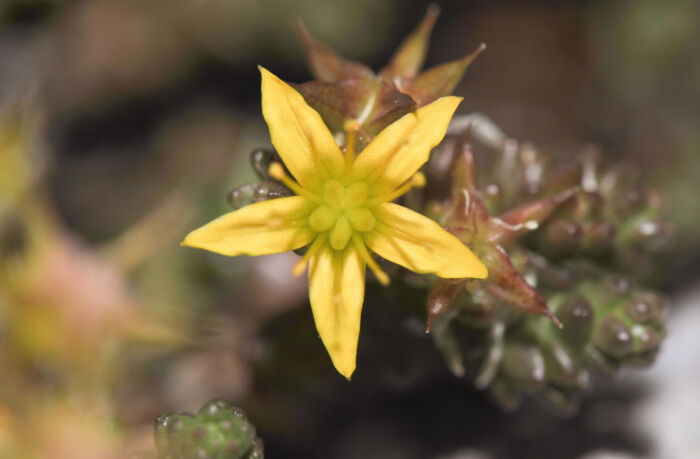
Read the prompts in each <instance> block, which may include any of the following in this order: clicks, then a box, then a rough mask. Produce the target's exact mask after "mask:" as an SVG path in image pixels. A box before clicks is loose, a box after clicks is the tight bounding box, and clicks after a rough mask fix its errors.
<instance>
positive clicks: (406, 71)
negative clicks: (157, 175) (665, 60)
mask: <svg viewBox="0 0 700 459" xmlns="http://www.w3.org/2000/svg"><path fill="white" fill-rule="evenodd" d="M436 17H437V9H436V8H431V9H429V11H428V13H427V14H426V16H425V18H424V19H423V21H422V22H421V23H420V24H419V25H418V27H417V28H416V29H415V31H414V32H412V33H411V34H410V35H409V37H408V38H407V39H406V40H405V41H404V42H403V43H402V44H401V46H400V47H399V49H398V51H397V52H396V53H395V54H394V56H393V57H392V59H391V61H390V63H389V64H388V65H387V66H386V67H385V68H384V69H382V70H381V71H379V72H378V73H376V74H375V73H374V72H372V71H371V70H370V69H369V68H367V67H365V66H364V65H362V64H359V63H356V62H350V61H347V60H345V59H343V58H341V57H340V56H338V55H337V54H336V53H334V52H333V51H331V50H330V49H328V48H326V47H325V46H323V45H321V44H319V43H317V42H316V41H314V40H313V39H312V38H311V37H310V35H309V33H308V32H307V31H306V29H305V28H303V26H300V27H299V33H300V38H301V41H302V44H303V46H304V48H305V50H306V52H307V55H308V60H309V64H310V68H311V71H312V74H313V75H314V77H315V78H316V80H315V81H311V82H308V83H304V84H299V85H294V87H295V88H296V89H297V90H298V91H299V92H300V93H301V94H302V95H303V96H304V98H305V100H306V101H307V103H308V104H309V105H311V106H312V107H313V108H314V109H316V110H317V111H318V112H319V113H320V115H321V116H322V118H323V120H324V121H325V123H326V124H327V125H328V127H329V128H330V129H331V131H333V132H335V133H336V134H337V138H338V142H339V143H341V144H342V143H343V140H344V139H343V137H342V136H343V133H342V131H343V127H344V125H345V124H346V123H347V122H348V121H352V122H353V123H357V125H358V126H359V128H358V130H357V133H358V139H357V142H358V143H359V144H367V143H368V142H369V141H371V140H372V138H373V137H374V135H376V133H378V132H379V131H380V130H382V129H383V128H384V127H386V126H387V125H389V124H390V123H391V122H393V121H395V120H396V119H398V118H400V117H401V116H403V115H404V114H406V113H408V112H410V111H412V110H414V109H415V108H417V107H421V106H423V105H425V104H427V103H430V102H432V101H434V100H436V99H438V98H440V97H442V96H445V95H448V94H449V93H450V92H451V91H452V90H453V89H454V88H455V87H456V85H457V83H458V82H459V81H460V79H461V78H462V76H463V74H464V72H465V70H466V69H467V67H468V66H469V65H470V64H471V62H472V61H473V60H474V59H475V57H476V56H477V55H478V54H479V53H480V52H481V51H482V50H483V49H484V48H485V47H484V45H481V46H479V47H478V48H477V49H476V51H475V52H474V53H472V54H470V55H468V56H466V57H464V58H462V59H460V60H456V61H453V62H449V63H446V64H443V65H439V66H437V67H434V68H432V69H429V70H427V71H425V72H423V73H419V69H420V68H421V66H422V63H423V60H424V57H425V53H426V49H427V43H428V38H429V35H430V32H431V29H432V27H433V25H434V23H435V20H436ZM251 159H252V164H253V168H254V169H255V170H256V171H257V173H258V175H259V176H260V179H261V181H260V182H257V183H253V184H249V185H245V186H243V187H241V188H238V189H236V190H234V191H233V192H232V193H231V194H230V195H229V201H230V202H231V204H232V206H233V207H234V208H240V207H242V206H244V205H247V204H249V203H252V202H257V201H262V200H267V199H274V198H277V197H281V196H287V195H290V194H292V193H291V191H290V190H288V189H287V188H286V187H285V186H284V185H283V184H282V183H280V182H278V181H276V180H274V178H272V177H269V175H268V170H269V166H270V164H271V163H273V162H277V161H279V159H278V158H277V157H276V153H275V152H273V151H267V150H257V151H255V152H253V154H252V156H251ZM477 163H478V164H479V166H480V167H479V168H478V170H477V167H476V164H477ZM424 173H425V175H426V177H427V179H428V180H427V186H426V187H425V188H423V189H422V190H420V191H417V190H414V191H412V192H411V193H409V194H407V195H406V196H404V197H403V198H402V199H403V204H404V205H405V206H407V207H410V208H412V209H414V210H416V211H418V212H420V213H422V214H424V215H427V216H429V217H430V218H432V219H433V220H435V221H436V222H438V223H439V224H440V225H441V226H443V227H444V228H446V229H447V230H448V231H450V232H451V233H452V234H453V235H455V236H457V237H458V238H459V239H460V240H461V241H462V242H464V244H465V245H467V246H468V247H469V248H470V249H471V250H472V251H473V252H474V253H475V254H476V255H477V256H478V258H479V259H480V260H481V261H482V262H483V263H484V264H485V265H486V267H487V268H488V272H489V276H488V278H487V279H483V280H475V279H440V280H438V281H435V280H434V279H433V278H431V277H427V276H425V277H423V279H422V280H421V281H420V282H419V283H421V282H422V284H421V285H424V286H425V287H426V288H427V289H428V290H429V293H427V303H426V315H427V331H428V332H430V333H431V335H432V336H433V338H434V340H435V342H436V345H437V346H438V347H439V348H440V350H441V351H442V352H443V354H444V355H445V358H446V361H447V364H448V366H449V368H450V369H451V370H452V372H453V373H455V374H456V375H460V376H461V375H465V374H467V373H468V371H472V372H473V373H474V374H476V384H477V386H479V387H481V388H490V390H491V391H492V393H493V394H494V395H496V398H497V399H498V400H499V401H501V402H502V403H503V404H504V406H506V407H512V406H514V405H515V404H516V402H517V401H518V400H519V398H520V396H521V394H523V393H533V394H536V395H537V396H538V397H539V398H541V399H543V400H545V401H547V402H549V403H550V404H551V405H552V406H554V407H556V408H558V409H560V410H562V411H571V410H572V409H574V408H575V406H576V402H577V400H578V399H579V398H580V395H581V393H582V392H583V390H584V389H585V388H586V387H587V385H588V381H589V370H591V369H593V368H596V369H602V370H607V371H612V370H614V369H616V368H618V367H620V366H623V365H628V364H629V365H632V364H636V365H640V364H642V365H644V364H649V363H650V362H651V361H652V360H653V358H654V356H655V354H656V351H657V350H658V347H659V345H660V342H661V340H662V339H663V337H664V335H665V332H664V325H663V318H662V311H663V300H662V299H661V298H660V297H659V296H658V295H656V294H654V293H651V292H649V291H646V290H643V289H642V288H641V287H638V286H637V284H636V283H635V282H637V281H643V280H644V279H646V278H648V277H649V276H650V275H651V274H653V270H652V269H651V268H652V267H653V266H654V263H653V260H654V257H656V256H658V253H659V251H660V250H661V249H663V248H664V246H665V244H666V243H667V242H668V240H669V236H670V233H671V231H670V227H669V224H668V223H667V221H666V220H665V219H664V209H663V200H662V199H661V197H660V196H659V194H658V193H656V192H654V191H651V190H649V189H647V188H645V187H644V186H642V185H641V183H640V180H639V174H638V172H637V170H636V169H635V168H634V167H633V166H631V165H629V164H618V165H612V166H607V165H604V164H603V161H601V155H600V154H599V153H598V152H596V151H594V149H593V148H590V147H589V148H587V149H586V150H585V151H583V152H582V154H581V155H579V156H578V157H576V158H573V159H569V160H567V161H566V162H560V163H557V162H556V161H554V160H553V159H552V157H551V156H549V155H546V154H544V153H542V152H541V151H539V150H538V149H537V148H536V147H535V146H533V145H531V144H527V143H520V142H518V141H516V140H514V139H511V138H508V137H507V136H506V135H505V134H504V133H503V132H502V131H501V130H500V129H499V128H498V127H497V126H496V125H494V124H493V123H492V122H491V121H490V120H488V119H487V118H485V117H484V116H482V115H478V114H474V115H464V116H458V117H456V118H454V119H453V121H452V123H451V124H450V127H449V129H448V136H447V137H446V138H445V139H444V140H443V142H442V143H441V144H440V145H439V146H438V147H436V148H435V149H434V150H433V153H432V157H431V161H430V162H429V163H428V164H427V165H426V167H425V168H424ZM401 275H402V273H401V272H397V273H394V275H393V276H392V277H394V278H396V279H397V280H398V278H401ZM412 279H415V277H413V278H412ZM633 279H634V280H633ZM413 283H414V284H415V282H413Z"/></svg>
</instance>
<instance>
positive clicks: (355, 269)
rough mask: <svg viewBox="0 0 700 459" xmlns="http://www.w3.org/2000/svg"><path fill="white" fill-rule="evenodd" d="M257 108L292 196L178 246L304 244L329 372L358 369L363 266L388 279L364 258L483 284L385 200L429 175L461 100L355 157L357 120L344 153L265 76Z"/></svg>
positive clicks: (440, 233) (226, 249) (445, 236)
mask: <svg viewBox="0 0 700 459" xmlns="http://www.w3.org/2000/svg"><path fill="white" fill-rule="evenodd" d="M260 70H261V73H262V108H263V115H264V117H265V121H266V122H267V124H268V127H269V129H270V137H271V140H272V144H273V145H274V147H275V148H276V149H277V152H278V153H279V155H280V157H281V158H282V160H283V161H284V164H285V165H286V167H287V169H288V170H289V172H290V173H291V175H292V176H293V178H292V177H289V176H288V175H286V172H285V169H284V167H283V166H282V164H279V163H273V164H272V165H271V166H270V171H269V173H270V176H272V177H273V178H275V179H276V180H279V181H280V182H282V183H284V184H285V185H286V186H287V187H288V188H289V189H290V190H292V191H293V192H294V193H296V196H290V197H285V198H278V199H273V200H269V201H263V202H257V203H254V204H251V205H249V206H246V207H244V208H242V209H239V210H237V211H235V212H231V213H228V214H226V215H223V216H222V217H219V218H217V219H216V220H214V221H212V222H210V223H209V224H207V225H205V226H203V227H201V228H199V229H197V230H195V231H193V232H192V233H190V234H189V235H188V236H187V238H186V239H185V241H184V242H183V245H186V246H190V247H197V248H202V249H206V250H210V251H212V252H217V253H221V254H224V255H229V256H235V255H266V254H272V253H279V252H285V251H288V250H295V249H298V248H301V247H304V246H309V248H308V250H307V251H306V253H305V255H304V256H303V257H302V259H301V260H300V261H299V263H298V264H297V265H296V266H295V267H294V270H293V272H294V273H295V274H297V275H298V274H301V273H303V272H304V270H305V269H306V266H307V265H308V266H309V297H310V300H311V309H312V311H313V315H314V320H315V322H316V328H317V329H318V332H319V334H320V336H321V339H322V340H323V343H324V345H325V346H326V349H327V350H328V353H329V354H330V356H331V360H332V361H333V364H334V365H335V368H336V369H337V370H338V371H339V372H340V373H341V374H342V375H343V376H345V377H346V378H348V379H349V378H350V376H351V375H352V373H353V371H354V370H355V359H356V354H357V341H358V337H359V333H360V316H361V312H362V303H363V300H364V289H365V267H369V268H370V269H371V270H372V272H373V273H374V275H375V276H376V278H377V279H378V280H379V282H381V283H382V284H388V283H389V277H388V276H387V275H386V273H384V272H383V271H382V269H381V268H380V267H379V265H378V264H377V262H376V261H375V260H374V259H373V258H372V255H370V250H371V251H373V252H375V253H377V254H378V255H380V256H382V257H384V258H385V259H387V260H389V261H392V262H394V263H396V264H399V265H401V266H403V267H405V268H408V269H410V270H412V271H415V272H418V273H432V274H436V275H437V276H439V277H443V278H465V277H475V278H484V277H486V276H487V270H486V267H485V266H484V265H483V264H482V263H481V261H479V259H478V258H477V257H476V256H475V255H474V254H473V253H472V252H471V251H470V250H469V249H468V248H467V247H466V246H465V245H464V244H463V243H462V242H460V241H459V240H458V239H457V238H456V237H454V236H452V235H451V234H449V233H448V232H447V231H445V230H444V229H443V228H442V227H441V226H440V225H438V224H437V223H435V222H434V221H432V220H430V219H429V218H427V217H425V216H423V215H420V214H418V213H416V212H414V211H412V210H409V209H407V208H405V207H402V206H400V205H397V204H394V203H392V202H391V201H393V200H395V199H396V198H398V197H399V196H401V195H403V194H404V193H406V192H407V191H408V190H409V189H411V188H412V187H416V186H423V185H424V183H425V177H424V176H423V174H422V173H420V172H418V169H419V168H420V167H421V166H422V165H423V164H424V163H425V162H426V161H427V160H428V157H429V155H430V151H431V150H432V149H433V147H435V146H436V145H437V144H438V143H439V142H440V141H441V140H442V138H443V137H444V135H445V132H446V130H447V125H448V123H449V121H450V118H451V117H452V114H453V113H454V111H455V110H456V108H457V105H458V104H459V102H460V101H461V99H460V98H458V97H443V98H441V99H438V100H436V101H435V102H433V103H431V104H430V105H427V106H425V107H422V108H419V109H418V110H416V111H415V112H412V113H409V114H407V115H405V116H403V117H402V118H400V119H399V120H397V121H395V122H394V123H392V124H391V125H390V126H388V127H387V128H386V129H384V130H383V131H381V132H380V133H379V134H378V135H377V136H376V137H375V138H374V140H372V141H371V142H370V143H369V145H367V147H366V148H365V149H364V150H363V151H362V152H360V153H359V154H357V155H356V153H355V142H356V136H355V134H354V133H355V128H356V125H357V123H356V122H352V121H351V122H348V123H346V127H347V144H346V146H345V151H344V152H343V151H341V149H340V148H339V147H338V145H337V144H336V141H335V139H334V138H333V135H332V134H331V132H330V131H329V130H328V128H327V127H326V125H325V124H324V123H323V120H322V118H321V116H320V115H319V114H318V113H317V112H316V111H315V110H313V109H312V108H311V107H309V106H308V105H307V104H306V102H305V101H304V98H303V97H302V96H301V95H300V94H299V93H298V92H297V91H296V90H294V89H293V88H292V87H290V86H289V85H288V84H286V83H284V82H283V81H282V80H280V79H279V78H277V77H276V76H274V75H273V74H271V73H270V72H268V71H267V70H265V69H263V68H261V69H260Z"/></svg>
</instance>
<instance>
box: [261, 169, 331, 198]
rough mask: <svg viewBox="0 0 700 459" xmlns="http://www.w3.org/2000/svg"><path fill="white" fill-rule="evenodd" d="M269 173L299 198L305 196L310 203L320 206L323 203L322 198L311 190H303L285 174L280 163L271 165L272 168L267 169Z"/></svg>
mask: <svg viewBox="0 0 700 459" xmlns="http://www.w3.org/2000/svg"><path fill="white" fill-rule="evenodd" d="M267 173H268V174H270V177H272V178H273V179H275V180H277V181H279V182H282V183H283V184H284V186H286V187H287V188H289V189H290V190H292V191H293V192H295V193H296V194H298V195H299V196H303V197H305V198H306V199H308V200H309V201H312V202H315V203H316V204H320V203H321V202H322V200H321V197H320V196H317V195H316V194H314V193H312V192H310V191H309V190H307V189H305V188H302V187H301V186H300V185H299V184H298V183H297V182H295V181H294V180H292V179H291V178H290V177H289V176H288V175H287V174H286V172H284V167H283V166H282V165H281V164H280V163H277V162H275V163H272V164H270V167H269V168H268V169H267Z"/></svg>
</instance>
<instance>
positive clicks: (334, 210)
mask: <svg viewBox="0 0 700 459" xmlns="http://www.w3.org/2000/svg"><path fill="white" fill-rule="evenodd" d="M368 196H369V186H368V185H367V184H366V183H364V182H355V183H351V184H350V185H348V186H345V185H343V184H342V183H340V182H339V181H338V180H328V181H327V182H326V183H325V184H324V186H323V202H322V203H321V204H319V205H318V207H316V209H315V210H314V211H313V212H311V215H309V226H310V227H311V229H313V230H314V231H317V232H319V233H323V232H326V231H328V232H329V233H328V242H329V243H330V245H331V247H333V248H334V249H335V250H343V249H344V248H345V246H346V245H347V244H348V241H350V239H351V238H352V235H353V232H355V231H359V232H365V231H371V230H372V229H374V225H375V223H376V221H377V220H376V218H375V217H374V214H373V213H372V211H371V210H370V209H369V208H368V206H367V197H368Z"/></svg>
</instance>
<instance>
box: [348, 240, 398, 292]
mask: <svg viewBox="0 0 700 459" xmlns="http://www.w3.org/2000/svg"><path fill="white" fill-rule="evenodd" d="M352 242H353V243H354V244H355V248H356V249H357V253H358V254H359V255H360V258H362V260H363V261H364V262H365V263H366V264H367V266H369V269H371V270H372V272H373V273H374V277H376V278H377V280H378V281H379V283H380V284H382V285H389V281H390V280H389V276H388V275H387V273H385V272H384V271H383V270H382V268H380V267H379V265H378V264H377V262H376V261H374V258H372V255H370V254H369V252H368V251H367V247H365V242H364V241H363V240H362V237H360V235H359V234H357V233H353V235H352Z"/></svg>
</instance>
